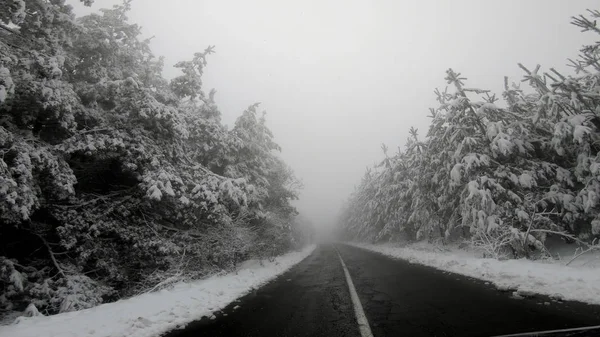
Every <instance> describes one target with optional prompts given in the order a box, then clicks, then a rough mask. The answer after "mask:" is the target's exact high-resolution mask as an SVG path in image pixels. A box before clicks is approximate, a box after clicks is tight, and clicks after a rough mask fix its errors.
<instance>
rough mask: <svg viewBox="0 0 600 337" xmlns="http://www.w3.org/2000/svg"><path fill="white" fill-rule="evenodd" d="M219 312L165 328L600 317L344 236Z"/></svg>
mask: <svg viewBox="0 0 600 337" xmlns="http://www.w3.org/2000/svg"><path fill="white" fill-rule="evenodd" d="M548 303H550V305H547V304H548ZM215 316H216V319H212V320H211V319H209V318H207V317H204V318H202V319H200V320H198V321H196V322H193V323H191V324H189V325H188V326H187V327H186V328H185V329H183V330H175V331H172V332H170V333H168V334H166V335H165V337H192V336H193V337H201V336H207V337H212V336H227V337H229V336H239V337H269V336H277V337H288V336H289V337H292V336H293V337H296V336H298V337H300V336H307V337H308V336H311V337H312V336H315V337H316V336H323V337H336V336H348V337H370V336H375V337H380V336H410V337H418V336H440V337H441V336H497V335H503V334H514V333H521V332H531V331H542V330H556V329H567V328H576V327H582V326H594V325H600V307H598V306H592V305H587V304H583V303H578V302H556V301H552V300H551V299H550V298H548V297H544V296H535V297H532V298H525V299H516V298H514V297H512V296H511V294H510V293H507V292H500V291H498V290H497V289H496V288H495V287H494V286H493V285H490V284H489V283H486V282H484V281H480V280H476V279H472V278H469V277H465V276H461V275H457V274H452V273H448V272H444V271H440V270H436V269H433V268H429V267H425V266H422V265H418V264H411V263H409V262H407V261H403V260H398V259H393V258H390V257H386V256H383V255H380V254H377V253H373V252H370V251H367V250H363V249H359V248H355V247H351V246H346V245H341V244H339V245H333V244H330V245H320V246H318V247H317V248H316V249H315V251H314V252H313V253H312V254H311V255H310V256H308V257H307V258H306V259H304V260H303V261H302V262H300V263H299V264H297V265H296V266H294V267H292V268H291V269H290V270H289V271H287V272H286V273H284V274H282V275H281V276H279V277H278V278H277V279H275V280H273V281H272V282H270V283H268V284H267V285H265V286H263V287H261V288H260V289H257V290H255V291H253V292H251V293H250V294H248V295H246V296H244V297H242V298H240V299H239V300H237V301H236V302H234V303H231V304H230V305H229V306H227V307H226V308H225V309H223V310H222V311H219V312H215ZM588 333H589V332H588ZM564 335H565V336H567V335H568V336H600V332H598V333H597V334H585V333H573V334H571V333H569V334H564Z"/></svg>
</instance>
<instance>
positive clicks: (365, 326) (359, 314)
mask: <svg viewBox="0 0 600 337" xmlns="http://www.w3.org/2000/svg"><path fill="white" fill-rule="evenodd" d="M337 254H338V256H339V258H340V262H341V263H342V267H343V268H344V274H346V282H347V283H348V288H349V289H350V298H351V299H352V305H353V306H354V314H355V315H356V322H357V323H358V329H359V330H360V335H361V336H362V337H373V333H372V332H371V327H370V326H369V321H367V316H365V311H364V310H363V307H362V304H360V300H359V299H358V294H357V293H356V288H354V283H352V278H351V277H350V272H349V271H348V268H346V264H345V263H344V260H343V259H342V256H341V255H340V252H337Z"/></svg>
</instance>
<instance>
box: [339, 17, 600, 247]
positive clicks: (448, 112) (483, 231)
mask: <svg viewBox="0 0 600 337" xmlns="http://www.w3.org/2000/svg"><path fill="white" fill-rule="evenodd" d="M599 17H600V12H598V11H589V13H588V16H584V15H581V16H579V17H576V18H573V22H572V23H573V24H574V25H576V26H578V27H580V28H582V29H583V31H590V32H594V33H600V29H599V28H598V27H597V26H596V21H595V20H597V19H598V18H599ZM580 55H581V56H580V59H579V60H577V61H572V60H571V61H570V62H571V65H572V66H573V67H574V69H575V73H574V74H572V75H570V76H565V75H563V74H561V73H559V72H558V71H556V70H555V69H552V68H551V69H550V70H549V71H548V72H542V71H541V70H540V67H539V66H537V67H536V68H535V69H533V70H530V69H528V68H526V67H525V66H523V65H519V66H520V67H521V68H522V69H523V70H524V72H525V76H524V80H523V82H526V83H527V84H528V85H529V87H530V90H529V91H525V90H522V89H520V87H519V86H517V85H514V84H513V85H509V83H508V80H507V79H506V78H505V80H504V81H505V91H504V92H503V93H502V97H503V99H504V102H505V106H500V105H499V104H498V103H497V101H498V98H497V97H496V96H495V95H493V94H491V93H490V92H488V91H485V90H479V89H471V88H467V87H465V80H466V79H465V78H463V77H461V74H460V73H457V72H455V71H453V70H452V69H449V70H448V71H447V72H446V78H445V79H446V81H447V83H448V84H449V86H450V87H451V90H449V89H448V88H446V90H444V91H440V90H436V91H435V93H436V96H437V100H438V102H439V106H438V107H437V108H435V109H431V111H430V117H431V124H430V126H429V130H428V132H427V134H426V136H425V138H424V139H421V138H419V136H418V134H417V130H415V129H413V128H411V130H410V137H409V139H407V141H406V145H405V149H404V150H399V151H398V153H396V154H394V155H393V156H391V157H390V156H388V154H387V147H385V146H384V147H383V149H384V153H385V159H384V160H383V161H382V162H381V164H380V165H378V166H377V167H375V168H373V169H368V170H367V173H366V174H365V176H364V178H363V179H362V181H361V183H360V184H359V185H358V186H357V188H356V189H355V191H354V193H353V194H352V195H351V196H350V198H349V200H348V202H347V204H346V205H345V207H344V209H343V210H342V213H341V217H340V226H341V227H342V231H343V233H344V235H345V236H346V238H349V239H358V240H366V241H372V242H375V241H390V240H399V239H401V238H402V239H408V240H421V239H429V240H442V241H448V240H454V241H456V240H463V239H468V240H470V242H471V243H472V244H473V245H475V246H477V247H480V248H481V249H483V250H484V251H485V254H486V255H488V256H493V257H507V256H508V257H511V256H512V257H522V256H526V257H534V256H540V254H542V255H543V254H547V253H548V252H547V251H546V248H545V246H544V242H545V240H546V238H547V237H548V236H549V235H554V236H559V237H562V238H563V239H565V240H567V241H578V242H579V243H581V244H591V243H593V242H595V241H594V240H595V239H598V238H599V237H600V203H599V201H600V200H599V196H600V176H599V175H600V155H599V151H600V146H599V145H598V144H599V143H598V141H599V139H600V138H599V137H600V132H599V131H600V129H599V128H600V63H599V60H600V42H597V43H595V44H592V45H589V46H584V47H583V48H582V49H581V54H580Z"/></svg>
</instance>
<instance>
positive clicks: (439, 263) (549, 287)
mask: <svg viewBox="0 0 600 337" xmlns="http://www.w3.org/2000/svg"><path fill="white" fill-rule="evenodd" d="M350 245H352V246H355V247H359V248H364V249H368V250H371V251H374V252H378V253H381V254H384V255H388V256H391V257H395V258H400V259H404V260H408V261H409V262H411V263H419V264H423V265H426V266H430V267H434V268H437V269H441V270H444V271H448V272H453V273H457V274H462V275H466V276H470V277H474V278H478V279H481V280H485V281H489V282H491V283H493V284H494V285H495V286H496V287H497V288H498V289H501V290H511V289H514V290H515V291H518V292H519V293H523V294H527V293H537V294H544V295H549V296H551V297H554V298H557V299H564V300H574V301H580V302H586V303H590V304H600V268H599V267H598V266H597V265H593V264H590V263H589V262H590V260H592V259H598V258H599V256H597V255H596V256H593V257H591V258H590V257H588V258H587V259H582V261H586V262H585V263H578V264H573V265H570V266H566V265H565V263H566V262H565V261H569V259H565V260H540V261H531V260H526V259H521V260H505V261H498V260H495V259H489V258H486V259H484V258H478V257H476V254H475V253H474V252H469V251H464V250H460V249H458V248H456V247H449V248H446V247H444V248H443V249H442V248H439V247H436V246H433V245H426V244H423V243H419V244H415V245H410V246H405V247H399V246H397V245H392V244H387V245H370V244H357V243H350Z"/></svg>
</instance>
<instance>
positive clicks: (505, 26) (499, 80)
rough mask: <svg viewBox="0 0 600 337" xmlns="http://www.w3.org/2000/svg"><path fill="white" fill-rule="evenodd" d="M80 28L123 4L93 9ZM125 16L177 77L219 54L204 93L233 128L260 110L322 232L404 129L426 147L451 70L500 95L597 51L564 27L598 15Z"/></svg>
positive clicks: (137, 6)
mask: <svg viewBox="0 0 600 337" xmlns="http://www.w3.org/2000/svg"><path fill="white" fill-rule="evenodd" d="M70 2H71V3H72V4H73V6H74V7H75V8H76V12H77V13H78V14H80V15H81V14H85V13H89V12H90V11H95V10H97V9H98V8H100V7H108V6H112V5H113V4H115V3H120V1H114V0H96V3H95V4H94V6H93V7H92V8H91V9H90V8H85V7H83V5H81V4H79V2H78V1H75V0H70ZM132 5H133V8H132V11H131V14H130V19H131V21H132V22H136V23H138V24H140V25H141V26H142V27H143V32H144V35H145V36H147V37H151V36H154V38H153V40H152V47H153V50H154V52H155V54H156V55H157V56H164V57H165V76H167V77H169V78H170V77H173V76H175V75H176V74H177V72H176V70H175V69H174V68H173V67H172V65H173V64H174V63H175V62H177V61H179V60H185V59H189V58H190V57H191V56H192V54H193V53H194V52H196V51H201V50H204V48H205V47H206V46H208V45H215V46H216V48H215V50H216V54H215V55H212V56H210V57H209V60H208V62H209V64H208V68H207V69H206V72H205V76H204V90H205V91H209V90H210V89H211V88H215V89H216V90H217V95H216V100H217V104H218V105H219V107H220V109H221V112H222V114H223V120H224V122H225V123H226V124H228V125H230V126H231V125H233V122H234V121H235V118H236V117H237V116H238V115H239V114H240V113H241V112H242V111H243V110H244V109H245V108H246V107H247V106H249V105H251V104H253V103H255V102H261V109H263V110H265V111H267V120H268V125H269V127H270V128H271V130H272V131H273V133H274V135H275V139H276V141H277V142H278V143H279V144H280V145H281V146H282V148H283V151H282V153H281V156H282V157H283V158H284V159H285V161H286V162H287V163H288V164H289V165H290V166H291V167H292V168H293V169H294V171H295V172H296V175H297V176H298V177H299V178H301V179H302V181H303V183H304V189H303V190H302V192H301V196H300V200H298V201H297V203H296V205H297V207H298V209H299V211H300V212H301V213H302V214H304V215H305V216H306V217H308V218H309V219H311V220H312V221H313V222H314V223H315V224H316V225H319V226H323V227H326V226H330V225H331V224H332V223H333V222H334V220H335V216H336V214H337V212H338V210H339V207H340V205H341V204H342V202H343V200H344V199H345V198H346V197H347V196H348V195H349V194H350V193H351V192H352V190H353V188H354V185H356V184H357V183H358V182H359V181H360V179H361V177H362V175H363V173H364V170H365V168H366V167H367V166H371V165H373V164H374V163H376V162H377V161H378V160H380V159H381V158H382V152H381V148H380V146H381V143H385V144H387V145H388V146H389V148H390V149H396V148H397V147H398V146H403V143H404V140H405V139H406V137H407V136H408V129H409V127H410V126H415V127H417V128H418V129H419V130H420V134H421V135H422V136H424V135H425V133H426V130H427V126H428V123H429V121H428V118H427V115H428V112H429V111H428V108H429V107H434V106H435V103H436V102H435V100H434V95H433V90H434V89H435V88H436V87H440V88H443V87H444V86H445V82H444V80H443V78H444V75H445V70H446V69H448V68H450V67H451V68H453V69H455V70H457V71H459V72H461V73H462V74H463V75H464V76H465V77H467V78H468V81H467V85H468V86H469V87H478V88H482V89H491V90H493V91H494V92H496V93H497V94H498V95H500V94H501V91H502V87H503V76H505V75H506V76H509V77H510V79H511V80H512V81H516V82H520V80H521V78H522V71H521V70H520V69H519V68H518V67H517V62H521V63H523V64H524V65H526V66H528V67H535V65H536V64H541V65H542V66H544V67H551V66H554V67H556V68H557V69H559V70H565V69H566V67H565V66H564V65H565V63H566V60H567V58H569V57H571V58H573V57H575V56H577V51H578V49H579V47H580V46H581V45H582V44H584V43H586V42H590V41H591V37H590V36H589V35H586V34H582V33H580V32H579V30H578V29H577V28H576V27H574V26H572V25H570V24H569V22H570V17H571V16H573V15H577V14H582V13H584V11H585V9H587V8H594V7H595V6H596V5H597V2H596V1H583V0H581V1H564V0H553V1H549V0H538V1H531V0H530V1H517V0H512V1H494V2H492V1H477V0H473V1H445V0H439V1H391V0H390V1H383V0H379V1H350V0H343V1H342V0H327V1H312V0H311V1H307V0H303V1H293V2H292V1H277V0H271V1H266V0H262V1H241V0H240V1H223V0H203V1H197V0H171V1H168V2H165V1H158V0H137V1H134V2H133V4H132Z"/></svg>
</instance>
